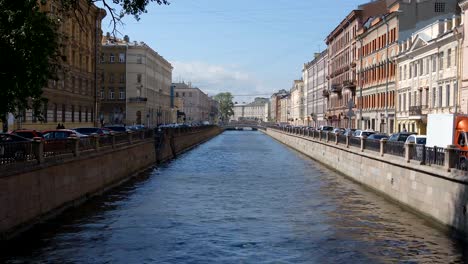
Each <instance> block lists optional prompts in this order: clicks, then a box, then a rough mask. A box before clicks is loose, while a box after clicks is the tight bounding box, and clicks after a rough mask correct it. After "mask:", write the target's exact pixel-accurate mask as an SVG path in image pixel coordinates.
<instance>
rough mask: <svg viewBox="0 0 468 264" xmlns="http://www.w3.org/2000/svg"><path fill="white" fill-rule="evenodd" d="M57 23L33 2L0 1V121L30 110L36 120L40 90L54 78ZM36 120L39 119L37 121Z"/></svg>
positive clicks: (28, 0)
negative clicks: (10, 114) (0, 86)
mask: <svg viewBox="0 0 468 264" xmlns="http://www.w3.org/2000/svg"><path fill="white" fill-rule="evenodd" d="M58 47H59V40H58V34H57V23H56V21H54V19H53V18H52V17H49V16H47V15H46V14H45V13H43V12H40V11H39V6H38V3H37V1H36V0H21V1H18V0H0V50H1V54H2V60H1V63H0V83H2V86H3V87H2V89H0V120H1V121H2V122H3V123H4V125H5V124H6V122H7V114H8V113H13V114H14V115H16V116H18V115H19V113H22V112H23V111H25V110H26V109H34V111H35V112H36V114H37V115H38V116H39V117H40V116H41V114H40V109H41V108H42V105H43V103H44V99H42V88H43V87H44V86H46V84H47V82H48V80H49V79H50V78H51V77H53V76H54V73H55V70H56V65H57V63H56V58H58V56H57V55H58ZM39 119H40V118H39Z"/></svg>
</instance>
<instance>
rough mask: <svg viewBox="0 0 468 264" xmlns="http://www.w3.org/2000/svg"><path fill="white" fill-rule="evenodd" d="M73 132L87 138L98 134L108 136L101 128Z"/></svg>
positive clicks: (86, 128)
mask: <svg viewBox="0 0 468 264" xmlns="http://www.w3.org/2000/svg"><path fill="white" fill-rule="evenodd" d="M72 130H73V131H76V132H78V133H81V134H84V135H87V136H89V135H91V134H98V135H99V136H107V134H106V133H105V132H104V131H103V130H102V129H101V128H99V127H79V128H74V129H72Z"/></svg>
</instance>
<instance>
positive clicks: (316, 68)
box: [302, 50, 328, 126]
mask: <svg viewBox="0 0 468 264" xmlns="http://www.w3.org/2000/svg"><path fill="white" fill-rule="evenodd" d="M327 75H328V50H324V51H323V52H322V53H316V54H315V56H314V59H313V60H312V61H310V62H308V63H306V64H304V67H303V69H302V79H303V80H304V89H305V90H306V91H307V92H306V95H307V96H306V98H307V99H306V114H305V116H306V121H307V125H309V126H320V125H326V124H327V120H326V119H325V113H326V112H327V101H328V100H327V97H325V96H323V95H324V91H325V93H326V94H327V93H328V91H327V90H328V80H327V79H326V77H327Z"/></svg>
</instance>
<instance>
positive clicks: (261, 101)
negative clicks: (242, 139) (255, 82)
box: [231, 97, 269, 121]
mask: <svg viewBox="0 0 468 264" xmlns="http://www.w3.org/2000/svg"><path fill="white" fill-rule="evenodd" d="M268 102H269V100H268V98H261V97H257V98H255V100H254V101H253V102H252V103H249V104H238V105H235V106H234V109H233V110H234V115H233V116H232V117H231V120H236V121H239V120H244V119H246V120H262V121H264V120H265V107H267V108H269V107H268V104H267V103H268Z"/></svg>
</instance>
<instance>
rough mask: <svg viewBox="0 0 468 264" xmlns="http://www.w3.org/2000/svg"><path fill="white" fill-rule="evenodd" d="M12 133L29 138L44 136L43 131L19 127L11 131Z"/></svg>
mask: <svg viewBox="0 0 468 264" xmlns="http://www.w3.org/2000/svg"><path fill="white" fill-rule="evenodd" d="M11 134H13V135H17V136H20V137H24V138H29V139H33V138H35V137H40V138H42V133H41V132H39V131H36V130H29V129H17V130H14V131H13V132H11Z"/></svg>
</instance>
